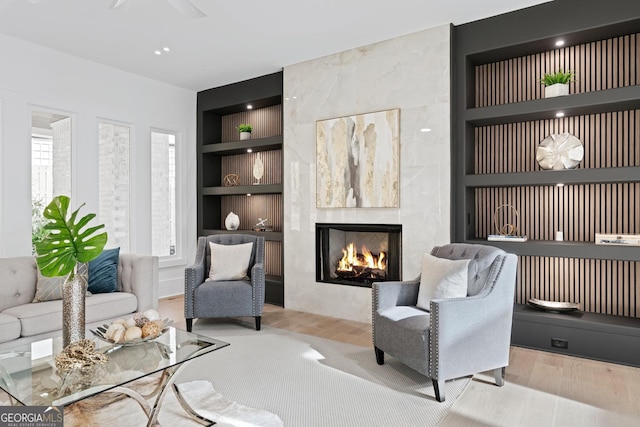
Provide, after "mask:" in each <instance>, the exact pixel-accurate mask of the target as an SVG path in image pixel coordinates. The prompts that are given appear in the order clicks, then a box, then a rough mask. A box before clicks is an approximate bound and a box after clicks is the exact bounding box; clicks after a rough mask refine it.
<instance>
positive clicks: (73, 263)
mask: <svg viewBox="0 0 640 427" xmlns="http://www.w3.org/2000/svg"><path fill="white" fill-rule="evenodd" d="M69 203H70V199H69V197H67V196H56V197H54V198H53V200H52V201H51V203H49V204H48V205H47V207H46V208H45V209H44V212H43V215H44V217H45V218H46V219H47V220H49V222H48V223H47V224H45V225H44V227H43V228H44V230H46V231H47V234H46V236H45V237H44V238H43V239H42V240H41V241H39V242H36V243H35V248H36V253H37V256H36V262H37V263H38V268H39V269H40V272H41V273H42V275H44V276H47V277H57V276H67V278H66V280H65V282H64V284H63V289H62V341H63V345H64V347H66V346H67V345H69V344H71V343H72V342H75V341H79V340H82V339H84V328H85V322H84V303H85V301H84V298H85V294H86V292H87V278H86V277H83V276H82V274H78V264H79V263H86V262H89V261H91V260H93V259H95V258H97V257H98V255H100V253H102V250H103V249H104V245H105V244H106V243H107V233H104V232H102V233H99V234H95V233H96V231H98V230H100V229H101V228H104V224H100V225H96V226H93V227H88V228H85V227H86V226H87V225H88V224H89V222H90V221H91V220H92V219H93V218H95V216H96V214H93V213H91V214H87V215H85V216H83V217H82V218H80V219H79V220H77V221H76V218H77V217H78V212H79V211H80V208H82V206H84V203H83V204H82V205H81V206H80V207H79V208H78V209H76V210H75V211H74V212H73V213H72V214H71V216H69V217H67V212H68V209H69ZM83 229H84V230H83Z"/></svg>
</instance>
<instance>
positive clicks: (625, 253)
mask: <svg viewBox="0 0 640 427" xmlns="http://www.w3.org/2000/svg"><path fill="white" fill-rule="evenodd" d="M467 243H474V244H481V245H491V246H496V247H498V248H501V249H504V250H505V251H506V252H509V253H513V254H518V255H523V256H542V257H567V258H586V259H615V260H622V261H640V246H621V245H596V244H595V243H593V242H566V241H564V242H558V241H555V240H527V241H526V242H501V241H488V240H482V239H471V240H468V241H467Z"/></svg>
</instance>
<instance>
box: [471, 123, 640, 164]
mask: <svg viewBox="0 0 640 427" xmlns="http://www.w3.org/2000/svg"><path fill="white" fill-rule="evenodd" d="M564 132H568V133H571V134H572V135H574V136H575V137H577V138H578V139H579V140H580V141H581V142H582V144H583V146H584V159H583V160H582V162H581V163H580V164H579V165H578V166H577V168H578V169H582V168H586V169H590V168H605V167H606V168H614V167H625V166H640V110H631V111H616V112H610V113H601V114H589V115H582V116H573V117H562V118H557V119H547V120H536V121H529V122H519V123H509V124H500V125H493V126H483V127H476V128H475V148H474V151H475V153H476V157H475V159H476V160H475V168H474V169H475V172H474V173H476V174H490V173H508V172H531V171H539V170H541V169H540V166H539V165H538V162H537V161H536V149H537V147H538V145H539V144H540V142H542V140H543V139H544V138H545V137H547V136H548V135H550V134H560V133H564Z"/></svg>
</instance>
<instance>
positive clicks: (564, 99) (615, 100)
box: [464, 86, 640, 126]
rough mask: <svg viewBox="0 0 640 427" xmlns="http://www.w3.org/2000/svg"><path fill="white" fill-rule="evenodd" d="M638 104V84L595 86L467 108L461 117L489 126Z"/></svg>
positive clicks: (629, 107) (616, 109)
mask: <svg viewBox="0 0 640 427" xmlns="http://www.w3.org/2000/svg"><path fill="white" fill-rule="evenodd" d="M636 108H640V86H627V87H621V88H616V89H607V90H598V91H595V92H586V93H578V94H574V95H567V96H557V97H554V98H545V99H534V100H532V101H525V102H518V103H513V104H502V105H493V106H491V107H482V108H468V109H467V110H466V112H465V117H464V119H465V120H466V121H467V123H469V124H471V125H474V126H490V125H496V124H506V123H515V122H524V121H533V120H544V119H553V118H555V115H556V113H557V112H558V111H562V112H563V113H564V114H565V117H568V116H579V115H583V114H597V113H605V112H610V111H621V110H632V109H636Z"/></svg>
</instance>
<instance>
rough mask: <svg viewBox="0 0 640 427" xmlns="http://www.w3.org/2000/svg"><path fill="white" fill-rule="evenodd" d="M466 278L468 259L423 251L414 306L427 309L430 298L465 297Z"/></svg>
mask: <svg viewBox="0 0 640 427" xmlns="http://www.w3.org/2000/svg"><path fill="white" fill-rule="evenodd" d="M468 278H469V260H468V259H458V260H452V259H446V258H438V257H435V256H433V255H430V254H428V253H425V254H424V256H423V257H422V275H421V277H420V288H419V289H418V303H417V304H416V306H417V307H419V308H422V309H424V310H429V309H430V303H431V300H434V299H443V298H462V297H466V296H467V282H468Z"/></svg>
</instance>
